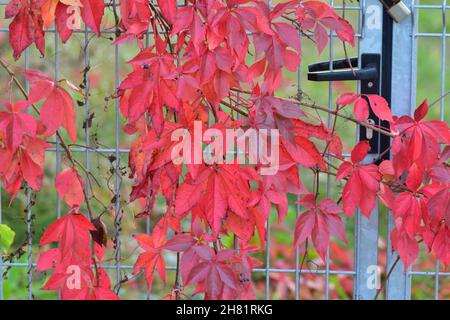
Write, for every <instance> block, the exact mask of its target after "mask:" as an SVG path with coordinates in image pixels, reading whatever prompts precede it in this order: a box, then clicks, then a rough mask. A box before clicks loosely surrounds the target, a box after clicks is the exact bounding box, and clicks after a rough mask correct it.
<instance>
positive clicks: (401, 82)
mask: <svg viewBox="0 0 450 320" xmlns="http://www.w3.org/2000/svg"><path fill="white" fill-rule="evenodd" d="M106 2H107V3H108V4H109V5H110V6H111V5H112V6H114V5H117V4H116V3H115V1H106ZM274 2H275V1H274ZM347 2H349V1H347ZM403 2H404V3H405V4H406V5H407V6H408V7H409V8H410V9H411V11H412V16H411V17H409V18H408V19H407V20H405V21H403V22H402V23H400V24H394V26H393V51H392V55H391V58H392V84H391V88H389V90H392V92H395V93H394V94H393V95H392V97H391V106H392V110H393V113H394V114H412V113H413V111H414V106H415V105H416V70H417V68H416V66H417V63H421V61H417V57H416V51H417V42H418V39H419V38H437V39H439V40H440V41H441V42H442V46H441V53H440V55H441V58H442V60H441V77H440V78H441V87H440V95H441V98H440V101H439V103H440V115H441V119H442V120H444V111H445V109H444V105H445V99H444V98H445V94H446V93H447V92H446V87H445V81H446V65H445V63H446V61H445V57H446V54H447V53H446V51H447V47H446V40H447V39H448V37H449V36H450V34H449V33H448V32H447V29H446V28H447V24H446V21H447V20H446V11H447V10H448V9H450V6H449V5H447V1H446V0H443V1H442V3H438V4H429V5H421V4H419V2H418V1H414V0H403ZM7 3H8V1H2V0H0V7H1V6H5V5H6V4H7ZM330 4H331V5H332V6H334V7H335V8H336V9H337V10H338V11H339V12H343V11H345V12H346V13H350V14H352V13H353V15H354V18H355V19H354V20H355V21H354V27H355V30H356V36H357V38H358V41H357V43H358V44H359V45H358V49H357V52H358V56H361V54H365V53H378V54H382V50H383V48H382V42H383V27H382V25H383V12H384V11H383V7H382V5H381V3H380V2H379V1H378V0H361V1H359V2H356V1H351V2H349V3H348V4H346V3H345V0H344V1H342V0H339V1H334V0H331V1H330ZM425 10H433V12H435V13H436V16H437V15H441V16H442V32H441V33H428V32H419V29H418V27H419V23H418V22H419V14H420V13H421V12H422V11H425ZM8 32H9V31H8V28H7V25H5V24H2V25H0V34H1V33H3V34H7V33H8ZM48 33H50V34H52V33H53V35H52V37H54V44H53V46H54V48H55V57H54V58H55V62H54V76H55V78H56V79H58V78H59V76H60V68H61V64H60V53H59V48H60V46H61V44H60V42H59V39H58V34H57V32H56V30H55V29H51V30H49V31H48ZM77 33H81V34H82V35H83V36H84V45H83V48H84V50H85V52H84V68H87V69H88V68H89V66H90V52H91V50H93V49H95V47H94V46H95V41H92V42H90V41H89V39H90V38H89V37H90V36H91V35H92V32H91V31H89V30H87V29H85V30H84V31H78V32H77ZM103 33H106V34H108V33H109V34H113V33H114V30H111V29H107V30H104V31H103ZM150 39H151V35H150V34H149V35H148V36H147V39H146V41H147V44H148V43H149V42H150V41H151V40H150ZM70 41H71V40H70ZM337 43H338V41H337V40H336V35H335V34H334V33H332V34H330V45H329V50H328V52H329V56H328V58H329V60H330V61H332V60H333V58H336V54H335V51H336V44H337ZM113 48H114V66H111V68H114V70H115V72H114V74H115V79H114V83H115V86H116V87H117V86H118V85H119V83H120V79H119V77H120V76H119V61H120V59H119V56H120V51H119V50H122V49H121V48H120V47H119V46H114V47H113ZM32 50H33V51H32ZM33 54H36V51H34V49H31V50H26V52H25V53H24V59H23V60H24V67H25V68H28V67H29V61H30V56H31V55H33ZM108 54H109V52H108ZM337 58H342V57H337ZM332 68H333V65H332V64H331V63H330V69H332ZM383 68H386V66H383ZM87 69H86V70H87ZM303 69H304V67H300V69H299V71H298V76H297V81H298V86H297V88H298V93H301V92H302V88H303V87H304V79H305V72H304V70H303ZM86 73H87V74H88V73H89V71H87V72H86ZM86 79H87V81H86V86H85V94H86V96H87V97H89V94H90V92H91V86H90V83H89V77H88V76H87V77H86ZM433 81H434V79H433ZM327 86H328V107H329V108H330V109H332V108H333V106H334V101H333V94H334V93H335V92H334V91H335V89H334V86H333V84H332V83H331V82H330V83H329V84H328V85H327ZM358 87H359V86H358ZM27 88H28V84H27ZM114 103H115V105H114V107H115V110H114V112H115V116H114V117H115V123H114V126H115V146H114V148H98V147H97V146H93V147H91V139H90V137H91V133H90V127H89V126H86V128H85V136H86V140H85V141H84V143H85V147H74V148H72V151H73V152H74V153H77V154H84V158H85V159H84V160H85V163H86V168H87V169H88V170H91V157H92V155H93V154H106V155H115V159H116V160H115V161H114V166H115V182H114V192H115V219H114V234H115V260H114V261H115V262H113V263H109V264H108V265H104V266H103V267H104V268H106V269H108V270H110V271H111V270H112V271H115V276H116V277H115V280H116V282H117V283H118V284H119V285H118V287H117V288H119V287H120V281H121V279H122V274H123V272H127V271H130V270H132V268H133V266H132V265H124V264H122V263H121V253H122V250H121V244H122V239H121V232H120V230H121V223H122V208H121V194H120V193H121V176H120V170H121V165H124V164H121V161H120V160H121V155H126V154H127V153H128V150H127V149H121V148H120V146H121V137H122V134H121V126H120V112H119V106H118V101H117V100H116V101H115V102H114ZM84 113H85V117H86V119H87V118H89V116H90V115H91V105H90V100H89V98H88V99H87V102H86V104H85V110H84ZM329 121H331V118H330V119H329ZM330 126H331V123H330ZM63 152H64V151H63V150H62V149H61V148H60V146H59V145H58V141H56V144H55V148H52V149H49V150H48V153H52V154H54V155H55V156H56V168H55V170H56V172H58V171H60V169H61V159H62V156H63ZM325 183H326V193H327V195H328V194H329V193H330V192H332V186H333V181H332V180H331V177H330V176H329V175H328V177H327V178H326V182H325ZM86 188H87V192H88V194H89V193H90V190H89V186H88V185H87V186H86ZM26 200H27V210H26V211H27V212H26V216H27V221H26V224H27V226H26V230H27V246H26V247H27V250H26V262H9V261H3V260H0V274H2V277H0V299H3V298H4V293H3V273H4V271H5V270H6V268H25V269H26V270H27V281H26V282H27V288H28V289H27V292H28V298H29V299H33V273H34V272H35V271H34V269H35V266H36V264H35V261H36V260H35V256H34V253H33V250H32V249H33V245H36V244H37V243H38V240H39V239H34V238H33V236H32V223H33V222H32V221H33V219H32V216H33V213H32V206H31V205H30V202H31V192H30V191H29V190H28V191H27V199H26ZM0 201H1V199H0ZM6 205H7V204H5V203H3V204H1V203H0V223H1V220H2V209H4V208H5V207H6ZM61 214H62V212H61V203H60V200H59V199H57V201H56V216H55V218H59V217H60V216H61ZM299 214H301V208H300V207H299V206H298V205H297V207H296V215H297V216H298V215H299ZM379 218H380V217H379V213H378V209H377V210H375V211H374V212H373V214H372V218H371V219H370V221H369V220H367V219H366V218H364V217H362V216H361V214H360V213H358V214H357V216H356V219H355V228H354V229H355V232H354V248H353V249H354V264H353V266H354V267H353V268H350V269H345V270H336V269H334V268H333V269H331V268H330V252H329V250H328V252H327V259H326V263H325V264H324V266H323V268H322V267H321V268H315V269H311V268H301V265H302V263H301V258H302V257H301V254H300V251H299V250H298V249H297V251H296V253H295V267H294V268H278V267H276V266H273V265H272V264H271V259H270V254H271V231H270V229H271V226H273V224H271V223H270V221H268V224H267V229H268V230H267V231H268V232H267V239H266V240H267V248H266V251H265V257H266V258H265V266H264V267H262V268H257V269H255V270H254V272H255V273H257V274H262V275H264V276H265V295H264V297H265V298H266V299H271V298H272V294H271V276H272V275H273V274H277V273H281V274H288V275H290V276H292V277H294V278H295V280H294V281H295V288H294V298H295V299H298V298H299V297H300V292H301V290H302V287H301V283H302V282H301V281H300V280H301V276H302V275H305V274H314V275H317V276H320V277H324V279H325V292H324V296H323V298H324V299H329V297H330V292H329V290H330V277H332V276H346V277H352V278H353V298H354V299H373V298H374V297H375V295H376V293H377V288H376V287H373V286H370V285H368V284H369V282H370V281H372V280H371V279H372V278H371V277H372V276H373V274H372V273H371V272H372V271H373V269H371V268H372V267H373V266H377V265H378V257H379V245H378V242H379V232H381V230H379ZM150 224H151V223H150V219H149V218H147V222H146V230H147V232H150V230H151V225H150ZM392 224H393V221H392V219H391V218H390V226H392ZM387 247H388V248H389V247H390V244H389V243H388V245H387ZM396 258H397V256H396V254H390V250H389V249H387V267H386V268H387V269H388V270H389V269H390V268H391V267H392V266H393V264H394V261H395V260H396ZM0 259H1V258H0ZM440 268H441V266H440V264H439V262H438V261H436V265H435V269H434V270H432V271H424V270H412V269H409V270H408V271H407V272H406V273H405V272H403V266H402V264H401V263H398V264H397V265H396V266H395V268H393V272H392V274H391V276H390V278H389V279H388V281H387V287H386V289H387V290H386V291H387V298H388V299H409V298H410V297H411V279H412V277H432V278H434V286H435V288H434V297H435V298H436V299H438V298H439V293H440V281H442V279H444V278H446V279H448V276H449V275H450V273H448V272H443V271H441V269H440ZM168 269H169V270H173V269H174V267H170V266H169V267H168ZM370 270H372V271H370ZM113 282H114V281H113Z"/></svg>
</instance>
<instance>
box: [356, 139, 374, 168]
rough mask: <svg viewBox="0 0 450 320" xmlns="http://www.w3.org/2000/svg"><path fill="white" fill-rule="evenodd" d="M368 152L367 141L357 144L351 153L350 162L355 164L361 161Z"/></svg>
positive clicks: (368, 145)
mask: <svg viewBox="0 0 450 320" xmlns="http://www.w3.org/2000/svg"><path fill="white" fill-rule="evenodd" d="M369 150H370V144H369V142H368V141H361V142H359V143H358V144H357V145H356V146H355V148H354V149H353V151H352V162H353V163H355V164H356V163H359V162H361V161H363V160H364V158H365V157H366V155H367V153H368V152H369Z"/></svg>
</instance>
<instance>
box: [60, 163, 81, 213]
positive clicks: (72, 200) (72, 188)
mask: <svg viewBox="0 0 450 320" xmlns="http://www.w3.org/2000/svg"><path fill="white" fill-rule="evenodd" d="M55 186H56V191H58V194H59V196H60V197H61V198H64V199H65V200H66V202H67V204H68V205H69V206H70V211H75V212H77V211H78V209H79V208H80V205H81V204H82V203H83V201H84V194H83V187H84V181H83V178H82V177H81V176H80V175H78V173H77V171H76V170H74V169H73V168H67V169H65V170H64V171H62V172H60V173H59V174H58V176H57V177H56V182H55Z"/></svg>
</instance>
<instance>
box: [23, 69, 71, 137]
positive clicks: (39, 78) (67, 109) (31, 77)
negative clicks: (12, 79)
mask: <svg viewBox="0 0 450 320" xmlns="http://www.w3.org/2000/svg"><path fill="white" fill-rule="evenodd" d="M23 73H24V75H25V77H26V78H27V80H28V81H30V83H31V88H30V94H29V98H28V101H29V102H30V103H35V102H37V101H39V100H42V99H45V101H44V103H43V104H42V109H41V114H40V118H41V122H42V124H43V125H44V126H45V128H46V131H45V136H47V137H48V136H51V135H53V134H54V133H55V132H56V131H57V130H58V128H59V127H64V128H65V129H66V130H67V132H68V133H69V137H70V138H71V139H72V141H74V142H75V141H76V138H77V128H76V125H75V106H74V103H73V100H72V97H71V96H70V94H69V93H68V92H67V91H66V90H65V89H64V88H62V87H61V86H60V83H61V81H60V82H58V83H56V82H54V81H53V79H51V78H50V77H48V76H46V75H45V74H43V73H41V72H39V71H35V70H27V71H24V72H23ZM66 82H67V84H68V85H69V87H70V88H71V89H75V90H77V91H78V89H76V87H75V86H73V85H72V84H70V83H69V82H68V81H66Z"/></svg>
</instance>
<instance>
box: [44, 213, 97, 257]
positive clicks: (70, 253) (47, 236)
mask: <svg viewBox="0 0 450 320" xmlns="http://www.w3.org/2000/svg"><path fill="white" fill-rule="evenodd" d="M94 230H95V227H94V226H93V225H92V223H90V222H89V220H88V219H86V217H85V216H83V215H82V214H67V215H65V216H63V217H62V218H60V219H58V220H56V221H55V222H53V223H52V224H51V225H50V226H49V227H48V228H47V229H46V230H45V232H44V234H43V235H42V238H41V241H40V245H41V246H43V245H46V244H50V243H52V242H58V243H59V248H60V250H61V256H62V257H65V258H68V257H71V258H73V259H75V260H79V261H81V262H85V261H89V257H90V254H91V252H90V245H89V240H90V234H89V231H94Z"/></svg>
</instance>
